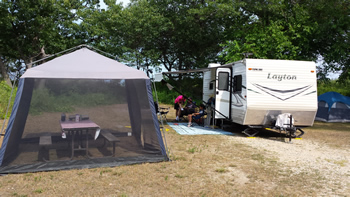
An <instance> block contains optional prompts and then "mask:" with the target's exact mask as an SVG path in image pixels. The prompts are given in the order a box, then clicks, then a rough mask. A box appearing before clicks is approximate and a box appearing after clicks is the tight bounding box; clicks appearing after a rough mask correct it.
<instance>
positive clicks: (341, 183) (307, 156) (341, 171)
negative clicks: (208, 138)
mask: <svg viewBox="0 0 350 197" xmlns="http://www.w3.org/2000/svg"><path fill="white" fill-rule="evenodd" d="M229 141H230V143H233V144H236V143H240V144H244V145H246V146H249V147H252V148H253V149H256V150H263V151H264V153H265V154H266V155H265V157H271V158H275V159H276V160H277V162H278V163H280V164H282V166H281V170H284V171H288V172H289V176H291V177H292V176H295V175H299V174H301V173H304V174H305V173H306V174H317V177H318V178H320V179H323V180H322V181H321V182H322V183H321V185H323V187H322V188H319V189H320V191H319V194H320V195H321V196H334V195H337V194H344V195H345V194H350V154H349V149H348V148H349V146H347V147H343V148H334V147H330V146H328V145H327V144H322V143H319V142H315V141H312V140H307V139H301V140H292V143H286V142H281V141H277V140H270V139H266V138H246V137H236V138H229ZM305 187H307V185H305Z"/></svg>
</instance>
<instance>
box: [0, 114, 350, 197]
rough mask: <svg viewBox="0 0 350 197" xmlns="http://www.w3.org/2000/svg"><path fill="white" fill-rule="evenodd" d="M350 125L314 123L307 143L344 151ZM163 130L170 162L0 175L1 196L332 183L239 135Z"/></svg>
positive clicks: (251, 192)
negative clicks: (294, 167)
mask: <svg viewBox="0 0 350 197" xmlns="http://www.w3.org/2000/svg"><path fill="white" fill-rule="evenodd" d="M169 114H170V113H169ZM171 118H172V117H171V115H169V119H171ZM339 125H340V126H339ZM0 126H1V125H0ZM348 126H349V124H335V123H332V124H330V123H320V122H316V123H315V125H314V127H311V128H306V129H305V131H306V134H305V135H304V136H303V140H312V141H318V142H322V144H326V145H330V146H334V147H335V148H339V149H342V150H346V149H347V148H346V147H348V146H349V141H350V132H349V129H347V128H348ZM165 127H166V128H167V129H169V131H167V132H166V137H167V143H168V147H169V149H170V154H171V155H170V158H171V159H172V161H171V162H160V163H144V164H138V165H129V166H119V167H113V168H95V169H76V170H67V171H50V172H38V173H26V174H12V175H7V176H1V177H0V196H36V195H40V196H318V195H322V194H321V193H320V191H321V190H320V189H322V188H324V187H327V185H328V184H329V183H328V182H327V177H326V176H323V175H322V173H321V171H317V170H312V171H301V172H299V173H293V170H292V169H291V168H289V167H287V166H284V165H282V164H281V163H280V162H279V161H278V160H277V159H276V157H275V156H274V155H273V154H272V153H267V152H266V150H263V149H262V150H259V149H255V148H252V147H249V146H247V145H244V144H241V143H238V142H235V143H233V142H232V141H231V140H230V138H233V137H236V138H240V137H239V136H224V135H201V136H179V135H178V134H177V133H176V132H175V131H174V130H172V129H171V127H169V126H168V125H165ZM344 127H345V128H344ZM236 133H237V135H238V134H239V133H240V132H239V131H236ZM252 142H254V141H252ZM280 143H283V142H280ZM292 145H293V144H291V146H292ZM328 162H330V163H331V164H334V165H337V166H339V167H342V166H347V165H349V162H348V161H346V160H342V159H339V160H329V161H328ZM348 177H350V174H349V175H348ZM339 187H340V186H336V185H332V186H330V190H332V189H333V190H334V192H335V193H337V192H338V193H337V194H339V195H340V196H341V195H343V196H346V195H348V193H347V192H349V187H350V186H349V187H348V188H347V190H346V189H345V190H344V189H343V190H340V189H339Z"/></svg>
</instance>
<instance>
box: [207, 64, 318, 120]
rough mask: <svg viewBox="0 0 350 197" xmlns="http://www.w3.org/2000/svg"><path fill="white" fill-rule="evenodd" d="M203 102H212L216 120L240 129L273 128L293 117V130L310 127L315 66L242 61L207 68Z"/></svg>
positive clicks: (315, 97) (315, 109)
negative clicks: (287, 116)
mask: <svg viewBox="0 0 350 197" xmlns="http://www.w3.org/2000/svg"><path fill="white" fill-rule="evenodd" d="M208 68H209V70H207V71H204V75H203V100H204V101H207V100H208V99H209V97H214V98H215V109H216V110H217V111H219V112H220V113H215V119H228V120H230V121H232V122H235V123H238V124H241V125H257V126H260V125H261V126H268V125H270V126H272V125H273V124H274V122H275V121H276V117H277V116H278V115H279V114H283V113H290V114H292V116H293V118H294V120H295V123H294V125H295V126H312V125H313V123H314V119H315V116H316V112H317V80H316V65H315V63H314V62H311V61H295V60H268V59H244V60H241V61H238V62H234V63H232V64H226V65H219V64H209V67H208Z"/></svg>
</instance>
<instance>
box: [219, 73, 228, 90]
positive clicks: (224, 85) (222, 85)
mask: <svg viewBox="0 0 350 197" xmlns="http://www.w3.org/2000/svg"><path fill="white" fill-rule="evenodd" d="M218 77H219V82H218V89H219V90H226V91H228V81H229V73H228V72H219V74H218Z"/></svg>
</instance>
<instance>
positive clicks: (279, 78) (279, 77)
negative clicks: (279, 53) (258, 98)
mask: <svg viewBox="0 0 350 197" xmlns="http://www.w3.org/2000/svg"><path fill="white" fill-rule="evenodd" d="M267 79H275V80H277V81H282V80H297V76H296V75H288V74H282V75H276V74H271V73H269V74H267Z"/></svg>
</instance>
